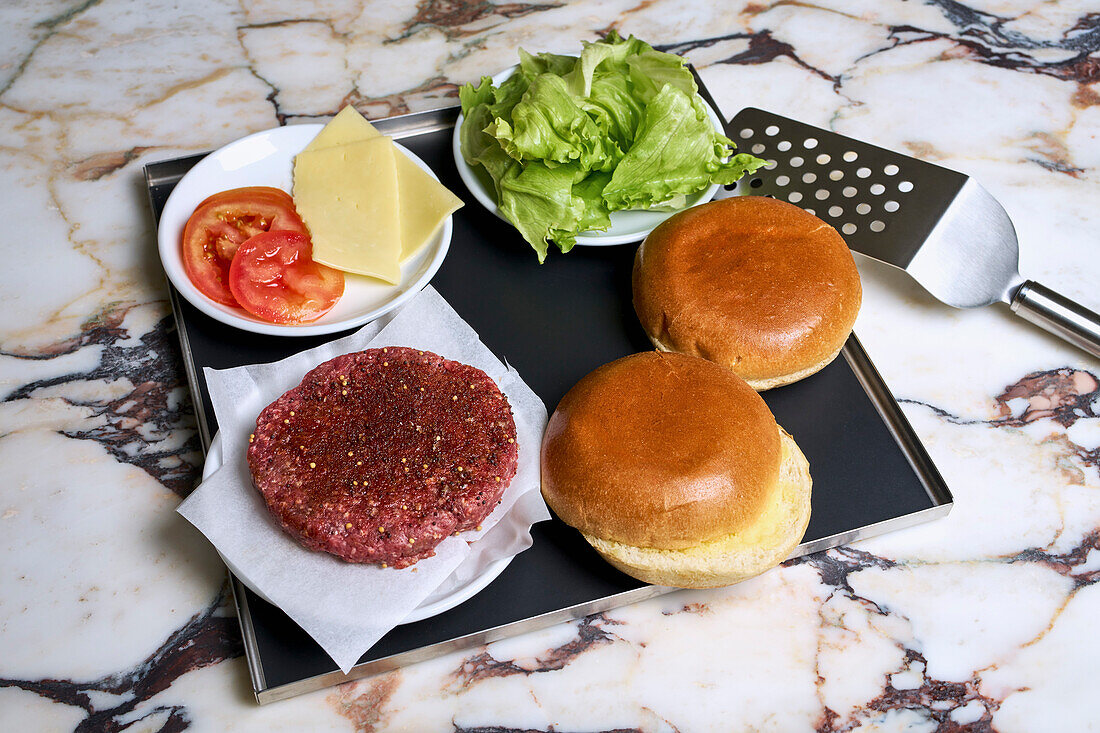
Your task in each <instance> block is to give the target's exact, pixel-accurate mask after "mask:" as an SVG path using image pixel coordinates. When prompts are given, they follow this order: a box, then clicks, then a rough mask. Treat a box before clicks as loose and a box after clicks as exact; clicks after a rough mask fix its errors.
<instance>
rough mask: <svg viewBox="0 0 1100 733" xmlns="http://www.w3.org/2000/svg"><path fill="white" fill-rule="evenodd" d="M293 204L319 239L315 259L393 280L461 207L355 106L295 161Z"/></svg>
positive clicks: (332, 123)
mask: <svg viewBox="0 0 1100 733" xmlns="http://www.w3.org/2000/svg"><path fill="white" fill-rule="evenodd" d="M368 142H369V143H372V145H364V144H365V143H368ZM383 146H384V147H387V148H389V150H390V153H389V154H388V155H387V154H385V153H383V152H382V150H381V148H382V147H383ZM333 151H343V153H338V152H333ZM319 153H326V155H323V156H322V155H318V154H319ZM325 166H330V167H329V168H327V169H326V168H325ZM391 180H393V181H395V183H394V184H393V185H392V187H391V184H390V181H391ZM364 196H365V197H368V198H363V197H364ZM329 199H331V200H329ZM294 203H295V205H296V206H297V208H298V213H299V214H300V215H301V216H302V219H303V220H304V221H305V222H306V225H307V226H309V230H310V233H311V234H312V236H313V259H314V260H316V261H317V262H321V263H323V264H326V265H328V266H330V267H335V268H337V269H339V270H344V271H346V272H356V273H360V274H364V275H373V276H375V277H379V278H382V279H383V280H388V281H389V282H393V283H397V282H400V280H401V272H400V264H399V263H400V262H403V261H405V260H407V259H408V258H409V257H411V256H412V255H414V254H416V252H418V251H419V250H420V249H421V248H422V247H423V246H424V245H425V244H427V243H428V241H429V240H430V239H431V238H432V237H433V236H434V235H435V233H436V232H437V231H438V230H439V227H440V226H441V225H442V224H443V222H444V221H445V220H446V218H447V217H448V216H450V215H451V214H452V213H454V211H455V210H456V209H458V208H459V207H461V206H462V200H461V199H460V198H458V197H457V196H455V195H454V194H453V193H451V192H450V191H449V190H448V189H447V188H446V187H445V186H443V185H442V184H441V183H439V181H437V180H435V179H434V178H432V177H431V176H430V175H428V174H427V173H425V172H424V170H423V169H421V168H420V166H418V165H417V164H416V163H414V162H412V161H411V160H410V159H409V158H408V157H407V156H405V155H404V154H402V153H401V152H400V151H398V150H397V149H396V148H395V147H394V146H393V141H392V140H391V139H390V138H388V137H383V136H382V134H381V133H379V132H378V130H376V129H374V126H373V125H371V123H369V122H367V120H366V119H365V118H364V117H363V116H362V115H361V114H359V112H358V111H356V109H355V108H354V107H352V106H350V105H349V106H347V107H344V108H343V109H342V110H340V112H339V113H338V114H337V115H336V116H335V117H333V118H332V120H331V121H330V122H329V123H328V124H327V125H325V127H324V129H322V130H321V132H319V133H318V134H317V137H315V138H313V140H312V141H311V142H310V144H309V145H307V146H306V148H305V150H303V151H302V152H301V153H300V154H299V155H298V157H297V158H296V159H295V161H294ZM387 207H388V208H387ZM340 217H348V218H347V219H345V220H342V221H337V219H340ZM366 217H377V219H372V220H371V221H367V218H366ZM360 240H361V243H360ZM382 240H386V241H387V243H386V244H385V245H383V244H381V241H382ZM360 250H362V251H360ZM391 255H392V256H393V260H392V261H390V260H389V259H388V258H389V257H390V256H391Z"/></svg>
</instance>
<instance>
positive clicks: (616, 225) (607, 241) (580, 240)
mask: <svg viewBox="0 0 1100 733" xmlns="http://www.w3.org/2000/svg"><path fill="white" fill-rule="evenodd" d="M518 68H519V65H518V64H517V65H516V66H513V67H512V68H510V69H505V70H504V71H502V72H500V73H499V74H497V75H496V76H494V77H493V86H498V87H499V86H500V85H501V83H502V82H503V81H504V80H505V79H507V78H508V77H510V76H511V75H512V74H514V73H515V72H516V69H518ZM703 106H704V107H706V109H707V114H708V115H709V116H710V119H711V122H713V123H714V129H715V130H717V131H718V132H722V133H723V134H725V133H724V132H723V125H722V119H721V118H720V117H719V116H718V113H717V112H715V111H714V110H713V109H712V108H711V106H710V105H709V104H707V103H706V101H705V100H704V101H703ZM462 120H463V116H462V114H459V115H458V121H457V122H455V131H454V135H453V137H452V139H451V151H452V153H453V154H454V158H455V166H457V168H458V175H459V176H461V177H462V182H463V183H465V184H466V188H468V189H470V193H471V194H473V196H474V198H475V199H477V201H478V203H480V204H481V205H482V206H484V207H485V208H486V209H488V210H489V211H491V212H493V213H494V214H496V215H497V216H498V217H499V218H501V219H504V216H503V215H502V214H501V213H500V211H499V209H498V208H497V200H496V191H494V190H493V181H492V179H491V178H490V177H489V174H488V173H486V172H485V169H484V168H482V167H481V166H480V165H479V166H477V167H476V168H474V167H472V166H470V164H468V163H467V162H466V159H465V158H463V157H462V149H461V147H462V146H461V136H460V135H459V131H460V130H461V129H462ZM716 193H718V184H717V183H712V184H711V185H710V187H708V188H705V189H703V190H702V191H700V192H699V193H697V194H694V195H692V196H689V197H688V200H687V205H686V206H684V207H683V209H688V208H691V207H692V206H698V205H699V204H702V203H706V202H707V201H710V200H711V199H712V198H714V194H716ZM683 209H675V210H672V211H613V212H611V227H610V228H608V230H607V231H604V232H593V231H587V232H581V233H579V234H577V244H585V245H590V246H593V245H594V246H608V245H612V244H629V243H631V242H640V241H642V240H643V239H645V238H646V236H647V235H648V234H649V233H650V232H651V231H653V230H654V229H655V228H656V226H657V225H658V224H660V223H661V222H662V221H664V220H665V219H667V218H668V217H670V216H672V215H673V214H675V213H677V212H679V211H683ZM505 221H507V220H505Z"/></svg>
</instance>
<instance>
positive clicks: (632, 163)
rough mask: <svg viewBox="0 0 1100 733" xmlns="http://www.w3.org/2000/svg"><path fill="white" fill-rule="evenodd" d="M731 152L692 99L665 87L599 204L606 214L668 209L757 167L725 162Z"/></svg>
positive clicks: (737, 159)
mask: <svg viewBox="0 0 1100 733" xmlns="http://www.w3.org/2000/svg"><path fill="white" fill-rule="evenodd" d="M732 152H733V151H732V149H731V147H730V142H729V139H728V138H726V137H725V136H724V135H718V134H716V133H715V131H714V125H713V124H712V123H711V121H710V119H709V117H708V116H707V115H706V114H705V113H703V112H701V111H700V110H698V109H697V108H696V105H695V104H693V102H692V98H691V97H689V96H688V95H687V94H685V93H684V92H683V91H682V90H680V89H678V88H677V87H675V86H673V85H671V84H666V85H665V86H664V87H662V88H661V91H660V92H659V93H658V94H657V96H656V97H654V98H653V101H652V102H650V103H649V105H647V106H646V110H645V119H644V120H643V121H642V125H641V127H640V128H639V130H638V136H637V138H636V139H635V141H634V145H633V146H632V147H631V148H630V150H628V151H627V153H626V155H625V156H623V159H622V160H621V161H619V165H618V166H616V168H615V173H614V175H612V176H611V181H610V182H609V183H608V184H607V187H606V188H605V189H604V192H603V197H604V200H605V201H606V202H607V205H608V208H610V209H611V210H612V211H618V210H620V209H648V208H653V207H656V206H663V205H668V203H669V202H670V201H672V200H673V199H674V198H675V197H677V196H681V195H688V194H691V193H694V192H696V191H699V190H701V189H703V188H706V187H707V186H708V185H710V184H711V183H712V182H715V183H722V182H723V181H729V180H730V179H731V178H732V179H733V180H737V178H739V177H740V176H741V175H742V174H743V173H745V172H746V171H747V170H749V169H750V168H751V169H753V170H755V167H754V166H757V163H759V164H760V165H763V162H764V161H758V159H757V158H754V157H752V156H751V155H750V156H733V157H731V158H730V159H729V160H728V161H727V160H725V158H727V157H729V156H730V155H731V154H732Z"/></svg>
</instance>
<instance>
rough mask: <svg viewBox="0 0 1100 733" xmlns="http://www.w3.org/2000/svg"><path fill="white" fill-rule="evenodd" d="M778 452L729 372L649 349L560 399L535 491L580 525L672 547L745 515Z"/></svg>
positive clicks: (761, 504) (759, 410) (758, 505)
mask: <svg viewBox="0 0 1100 733" xmlns="http://www.w3.org/2000/svg"><path fill="white" fill-rule="evenodd" d="M781 453H782V451H781V446H780V432H779V427H778V426H777V425H776V422H775V418H774V417H772V414H771V411H770V410H769V409H768V407H767V405H766V404H765V403H764V401H763V400H762V399H761V398H760V396H759V395H758V394H757V393H756V392H754V391H753V390H752V389H751V388H750V387H749V386H748V385H747V384H745V382H744V381H743V380H741V379H740V378H739V377H737V375H735V374H734V373H733V372H731V371H729V370H728V369H726V368H724V367H721V366H718V365H716V364H713V363H711V362H709V361H705V360H703V359H699V358H696V357H691V356H684V355H682V354H665V353H661V352H646V353H642V354H634V355H632V356H627V357H625V358H622V359H619V360H617V361H613V362H611V363H610V364H605V365H604V366H602V367H600V368H598V369H596V370H595V371H593V372H592V373H590V374H589V375H587V376H586V377H584V378H583V379H582V380H581V381H580V382H578V383H577V384H576V385H575V386H574V387H573V388H572V389H571V390H570V391H569V392H568V393H567V394H566V395H565V397H563V398H562V400H561V402H560V403H559V404H558V407H557V409H556V410H555V411H554V414H553V415H552V416H551V418H550V422H549V424H548V426H547V429H546V433H545V436H544V438H543V444H542V491H543V496H544V497H545V498H546V502H547V503H548V504H549V505H550V507H551V508H552V509H553V510H554V512H556V513H557V515H558V516H559V517H560V518H561V519H562V520H563V521H564V522H566V523H567V524H570V525H572V526H573V527H576V528H577V529H579V530H580V531H581V532H582V533H584V534H585V535H588V536H592V537H596V538H599V539H602V540H610V541H614V542H619V543H625V544H628V545H635V546H640V547H648V548H657V549H666V550H680V549H684V548H688V547H692V546H694V545H697V544H699V543H701V542H707V541H711V540H715V539H720V538H722V537H726V536H728V535H730V534H731V533H735V532H738V531H743V530H744V529H746V528H748V527H750V526H752V524H753V522H754V521H756V520H757V519H758V518H759V517H760V515H761V513H762V512H765V511H766V510H767V507H768V505H769V500H770V498H771V496H770V495H771V493H772V492H773V491H774V490H775V487H776V484H777V480H778V477H779V472H780V460H781Z"/></svg>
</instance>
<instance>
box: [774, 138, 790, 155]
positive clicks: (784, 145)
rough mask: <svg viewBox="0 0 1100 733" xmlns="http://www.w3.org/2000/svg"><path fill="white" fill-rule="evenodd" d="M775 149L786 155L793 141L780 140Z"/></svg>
mask: <svg viewBox="0 0 1100 733" xmlns="http://www.w3.org/2000/svg"><path fill="white" fill-rule="evenodd" d="M775 147H776V148H777V149H778V150H779V152H781V153H785V152H787V151H788V150H790V149H791V141H790V140H780V141H779V142H778V143H777V144H776V146H775Z"/></svg>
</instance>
